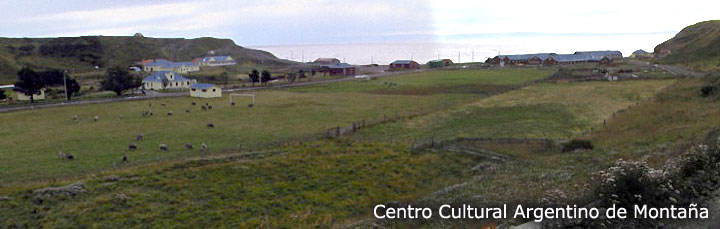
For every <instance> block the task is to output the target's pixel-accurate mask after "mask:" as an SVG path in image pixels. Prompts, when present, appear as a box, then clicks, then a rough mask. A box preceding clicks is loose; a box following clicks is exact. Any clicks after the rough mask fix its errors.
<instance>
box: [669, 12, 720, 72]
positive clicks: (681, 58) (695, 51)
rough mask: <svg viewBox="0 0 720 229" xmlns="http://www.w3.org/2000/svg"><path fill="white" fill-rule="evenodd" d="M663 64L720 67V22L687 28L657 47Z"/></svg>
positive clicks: (710, 22)
mask: <svg viewBox="0 0 720 229" xmlns="http://www.w3.org/2000/svg"><path fill="white" fill-rule="evenodd" d="M655 53H656V54H658V55H660V56H661V58H660V59H659V60H658V61H659V62H661V63H669V64H685V65H690V66H692V67H695V68H717V67H718V66H720V20H714V21H704V22H700V23H697V24H694V25H691V26H688V27H685V28H684V29H683V30H682V31H680V32H679V33H678V34H677V35H675V37H673V38H672V39H670V40H667V41H665V42H663V43H662V44H659V45H658V46H656V47H655Z"/></svg>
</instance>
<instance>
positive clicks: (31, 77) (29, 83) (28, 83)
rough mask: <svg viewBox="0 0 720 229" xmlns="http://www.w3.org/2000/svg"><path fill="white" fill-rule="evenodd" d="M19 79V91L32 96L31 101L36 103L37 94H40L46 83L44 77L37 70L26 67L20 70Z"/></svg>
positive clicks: (17, 87) (17, 88)
mask: <svg viewBox="0 0 720 229" xmlns="http://www.w3.org/2000/svg"><path fill="white" fill-rule="evenodd" d="M17 74H18V81H17V82H16V83H15V88H16V90H17V91H19V92H21V93H23V94H25V95H27V96H30V103H35V94H39V93H40V90H42V89H43V88H44V87H45V85H44V84H43V82H42V78H41V77H40V75H38V74H37V73H36V72H35V71H33V70H32V69H30V68H28V67H24V68H22V69H20V71H18V73H17Z"/></svg>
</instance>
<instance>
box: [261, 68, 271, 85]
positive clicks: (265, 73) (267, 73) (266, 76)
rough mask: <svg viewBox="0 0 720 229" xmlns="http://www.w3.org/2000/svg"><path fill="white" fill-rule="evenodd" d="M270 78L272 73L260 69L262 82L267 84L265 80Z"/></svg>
mask: <svg viewBox="0 0 720 229" xmlns="http://www.w3.org/2000/svg"><path fill="white" fill-rule="evenodd" d="M270 80H272V74H270V72H268V70H263V71H262V83H264V84H266V85H267V82H268V81H270Z"/></svg>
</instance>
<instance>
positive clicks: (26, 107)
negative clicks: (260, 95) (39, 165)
mask: <svg viewBox="0 0 720 229" xmlns="http://www.w3.org/2000/svg"><path fill="white" fill-rule="evenodd" d="M424 71H429V69H420V70H415V71H412V72H424ZM407 73H410V71H403V72H383V73H378V74H373V75H370V76H369V77H372V78H381V77H389V76H396V75H402V74H407ZM352 80H358V78H355V77H354V76H350V77H345V78H340V79H331V80H318V81H311V82H300V83H294V84H282V85H272V86H258V87H244V88H227V89H223V92H237V91H254V90H262V89H273V88H291V87H302V86H308V85H316V84H327V83H335V82H343V81H352ZM187 95H188V92H173V93H150V94H146V95H134V96H125V97H114V98H105V99H94V100H77V101H71V102H67V103H66V102H62V103H46V104H32V105H22V106H12V107H3V108H0V113H5V112H11V111H20V110H30V109H41V108H53V107H64V106H74V105H85V104H97V103H111V102H121V101H133V100H146V99H155V98H166V97H179V96H187Z"/></svg>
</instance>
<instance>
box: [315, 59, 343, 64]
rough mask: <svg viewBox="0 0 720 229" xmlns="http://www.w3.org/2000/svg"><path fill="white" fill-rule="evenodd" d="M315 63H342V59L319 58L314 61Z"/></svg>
mask: <svg viewBox="0 0 720 229" xmlns="http://www.w3.org/2000/svg"><path fill="white" fill-rule="evenodd" d="M313 63H315V64H320V65H336V64H340V60H338V59H337V58H317V59H316V60H315V61H313Z"/></svg>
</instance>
